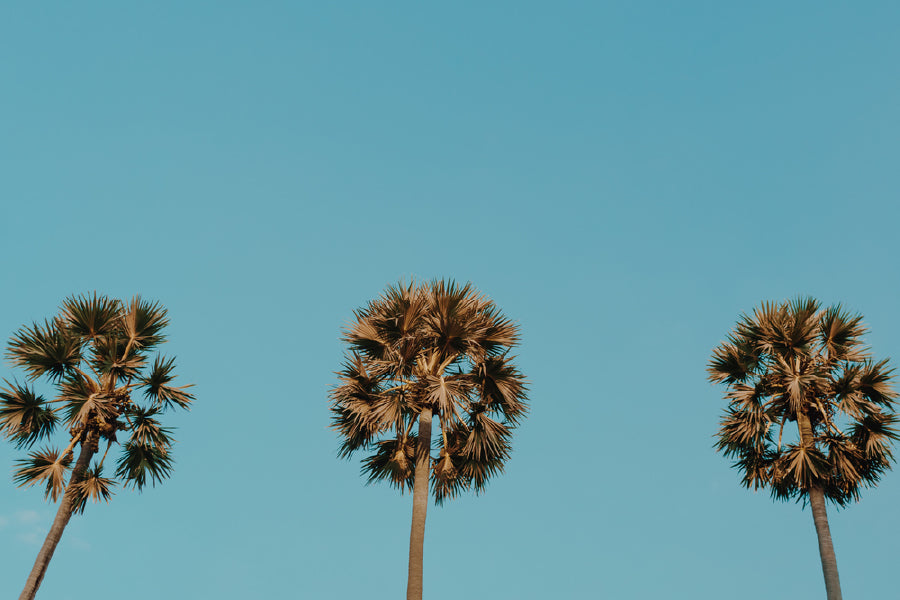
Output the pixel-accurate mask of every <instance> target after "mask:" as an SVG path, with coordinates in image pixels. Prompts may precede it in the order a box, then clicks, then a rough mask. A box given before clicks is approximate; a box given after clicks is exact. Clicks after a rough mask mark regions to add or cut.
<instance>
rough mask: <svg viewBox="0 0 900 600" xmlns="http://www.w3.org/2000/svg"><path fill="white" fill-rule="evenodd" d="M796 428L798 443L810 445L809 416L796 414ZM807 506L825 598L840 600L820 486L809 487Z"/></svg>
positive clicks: (838, 581) (831, 544) (839, 586)
mask: <svg viewBox="0 0 900 600" xmlns="http://www.w3.org/2000/svg"><path fill="white" fill-rule="evenodd" d="M797 426H798V427H799V429H800V443H801V444H802V445H804V446H806V445H811V444H812V443H813V441H812V440H813V432H812V425H811V424H810V422H809V416H808V415H806V414H803V413H801V414H798V415H797ZM809 506H810V508H811V509H812V515H813V523H814V524H815V526H816V536H817V537H818V539H819V558H820V560H821V561H822V575H824V577H825V595H826V598H827V600H842V596H841V580H840V577H838V568H837V557H836V556H835V555H834V544H833V543H832V541H831V529H830V528H829V527H828V513H827V512H825V491H824V490H823V489H822V486H821V485H818V484H813V485H811V486H810V488H809Z"/></svg>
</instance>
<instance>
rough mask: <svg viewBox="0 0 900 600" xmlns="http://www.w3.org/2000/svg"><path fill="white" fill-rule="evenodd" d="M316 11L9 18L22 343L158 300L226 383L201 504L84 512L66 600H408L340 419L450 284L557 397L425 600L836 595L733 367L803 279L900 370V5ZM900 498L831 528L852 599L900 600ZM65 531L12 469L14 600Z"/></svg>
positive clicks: (28, 8) (7, 96) (199, 411)
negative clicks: (106, 299) (756, 488)
mask: <svg viewBox="0 0 900 600" xmlns="http://www.w3.org/2000/svg"><path fill="white" fill-rule="evenodd" d="M313 4H314V3H288V2H270V3H265V4H264V5H262V4H260V3H255V4H251V3H239V2H193V3H187V4H186V3H174V2H158V3H154V4H153V5H152V6H150V5H145V6H133V5H129V6H124V5H122V4H121V3H115V2H92V3H87V4H84V3H82V4H79V5H78V6H73V5H66V4H62V3H59V4H52V3H51V4H47V3H43V4H35V3H24V2H22V3H20V2H13V3H6V4H4V6H3V7H2V8H0V57H2V58H0V81H2V82H3V88H2V89H3V92H2V94H0V194H2V196H0V202H2V212H0V251H2V256H3V257H4V269H3V275H4V281H5V283H4V293H3V295H2V301H0V335H2V336H3V337H4V338H7V337H8V336H9V335H10V334H11V333H12V332H13V331H15V330H16V329H17V328H18V327H19V326H21V325H22V324H24V323H30V322H31V321H33V320H40V319H43V318H44V317H46V316H50V315H51V314H53V313H54V312H55V310H56V307H57V306H58V305H59V303H60V301H61V300H62V299H63V298H65V297H66V296H68V295H70V294H73V293H81V292H86V291H92V290H98V291H100V292H102V293H106V294H110V295H114V296H120V297H128V296H130V295H132V294H135V293H140V294H142V295H144V296H146V297H149V298H152V299H155V300H159V301H160V302H162V303H163V304H164V305H165V306H166V307H168V309H169V311H170V317H171V321H172V325H171V327H170V330H169V339H170V341H169V343H168V344H167V347H165V351H166V352H167V353H168V354H173V355H175V356H177V364H178V365H179V371H178V372H179V374H180V379H181V380H182V381H183V382H184V383H194V384H196V395H197V401H196V404H195V406H194V409H193V410H192V411H191V412H190V413H189V414H184V415H175V416H174V419H173V422H174V423H175V425H176V426H177V427H178V433H177V436H176V437H177V439H178V440H179V444H178V445H177V447H176V449H175V452H176V460H177V465H176V470H175V472H174V475H173V477H172V479H171V480H169V481H167V482H165V484H164V485H161V486H157V487H156V488H151V489H149V490H146V491H145V492H144V493H142V494H138V493H136V492H132V491H126V490H120V491H119V492H118V493H117V495H116V496H115V497H114V499H113V502H112V503H111V504H109V505H108V506H107V505H97V506H89V507H88V510H87V511H86V513H85V515H84V516H81V517H77V518H75V519H73V521H72V523H71V524H70V526H69V528H68V529H67V530H66V533H65V535H64V537H63V540H62V542H61V545H60V547H59V549H58V550H57V554H56V556H55V557H54V559H53V562H52V563H51V565H50V570H49V572H48V574H47V577H46V579H45V582H44V584H43V587H42V590H41V596H40V597H45V598H57V599H60V600H67V599H73V600H77V599H81V598H84V597H85V596H84V592H83V591H79V589H78V587H77V585H78V582H83V583H84V584H89V582H92V581H97V582H98V583H97V584H94V583H90V586H91V594H92V597H94V598H96V599H97V600H102V599H105V598H120V597H121V596H122V594H124V593H126V592H127V594H128V595H129V597H130V598H132V599H133V600H143V599H150V598H157V597H160V596H162V597H172V598H203V597H218V598H221V599H223V600H232V599H244V598H256V597H270V598H350V597H356V596H361V597H366V598H371V599H373V600H375V599H381V598H384V599H388V598H396V597H401V596H402V594H403V590H404V589H405V584H406V561H407V555H406V553H407V550H408V536H409V517H410V511H411V497H410V496H409V495H405V496H401V495H399V494H398V493H397V492H395V491H393V490H391V489H388V488H387V487H385V486H368V487H367V486H365V485H364V479H363V478H362V477H360V475H359V466H358V463H357V462H355V461H341V460H338V459H337V458H336V450H337V447H338V440H337V438H336V436H335V434H334V433H333V432H332V431H330V430H329V428H328V418H329V415H328V401H327V394H328V390H329V388H330V386H332V385H333V384H334V383H335V376H334V374H333V372H334V371H335V370H336V369H337V368H339V365H340V361H341V354H342V347H341V343H340V341H339V335H340V331H341V328H342V326H343V325H345V324H346V323H347V322H348V321H349V319H350V318H351V317H352V311H353V309H354V308H356V307H359V306H361V305H363V304H365V303H366V302H367V301H368V300H369V299H371V298H372V297H374V296H376V295H378V294H379V293H380V292H381V291H382V290H383V289H384V287H385V286H386V285H388V284H390V283H393V282H396V281H397V280H399V279H400V278H410V277H413V276H415V277H418V278H422V279H428V278H432V277H447V278H455V279H457V280H461V281H472V282H473V283H474V284H475V285H476V286H477V287H478V288H479V289H480V290H481V291H483V292H484V293H486V294H487V295H489V296H490V297H491V298H493V299H494V300H495V301H496V302H497V303H498V304H499V305H500V306H501V307H502V308H503V310H504V312H505V314H506V315H507V316H509V317H511V318H512V319H514V320H516V321H517V322H518V323H519V324H520V326H521V328H522V333H523V343H522V345H521V348H520V349H519V352H518V357H519V358H518V360H519V365H520V368H521V369H522V370H523V371H524V372H525V374H526V375H527V377H528V379H529V381H530V389H531V391H530V398H531V407H532V410H531V414H530V416H529V418H528V419H527V421H526V422H525V423H524V424H523V426H522V427H521V428H519V430H518V431H517V433H516V437H515V440H514V453H513V456H512V459H511V460H510V462H509V464H508V467H507V471H506V473H505V474H504V475H503V476H501V477H499V478H497V479H495V480H494V481H493V482H492V484H491V485H490V487H489V488H488V490H487V492H486V493H485V494H484V495H482V496H480V497H474V496H473V497H464V498H461V499H459V500H456V501H454V502H452V503H450V504H449V505H447V506H444V507H442V508H437V509H435V508H434V507H432V508H431V510H430V511H429V515H428V524H427V531H426V541H425V593H426V597H427V598H429V599H430V600H441V599H449V598H456V597H459V595H460V594H465V595H466V596H467V597H472V598H488V597H490V598H496V599H510V600H519V599H531V598H534V599H538V598H540V599H543V598H548V597H555V598H616V599H619V598H621V599H628V598H651V597H662V598H669V597H672V598H681V597H684V598H693V599H698V600H703V599H719V598H722V597H729V598H734V599H742V598H748V599H749V598H759V597H772V598H787V597H791V598H793V599H795V600H804V599H813V598H821V597H822V596H823V595H824V585H823V583H822V575H821V569H820V566H819V562H818V555H817V547H816V539H815V532H814V529H813V524H812V518H811V516H810V514H809V511H808V510H801V508H800V506H798V505H793V504H774V503H773V502H771V501H770V500H769V498H768V496H767V495H766V494H765V493H757V494H753V493H751V492H748V491H746V490H744V489H742V488H741V487H740V486H739V483H738V477H737V474H736V473H735V472H734V471H733V470H731V469H730V468H729V465H728V462H727V461H726V460H725V459H724V458H722V457H721V456H718V455H716V453H715V452H714V451H713V448H712V444H713V438H712V436H713V434H714V432H715V430H716V426H717V421H718V418H719V413H720V410H721V408H722V406H723V401H722V399H721V395H722V390H720V389H715V388H713V387H712V386H710V385H709V384H708V383H707V382H706V373H705V365H706V362H707V360H708V357H709V354H710V352H711V350H712V348H713V347H715V346H716V345H717V344H718V343H719V342H720V341H721V340H722V338H723V337H724V335H725V334H726V333H727V331H728V330H729V329H730V328H731V327H732V325H733V324H734V321H735V320H736V319H737V317H738V316H739V314H740V313H741V312H743V311H748V310H751V309H752V308H753V307H754V306H755V305H757V304H758V303H759V302H760V301H763V300H781V299H785V298H788V297H791V296H795V295H797V294H810V295H814V296H816V297H818V298H819V299H821V300H822V301H823V302H825V303H828V304H830V303H834V302H842V303H844V305H845V306H847V307H848V308H851V309H853V310H856V311H859V312H861V313H863V314H864V316H865V319H866V323H867V324H868V325H869V327H870V328H871V334H870V335H869V337H868V341H869V342H870V344H871V345H872V347H873V350H874V352H875V354H876V355H877V356H892V357H900V341H898V340H900V317H898V311H897V306H898V301H900V283H898V279H897V276H896V273H897V271H896V257H897V256H900V243H898V235H897V227H898V220H900V210H898V208H897V203H896V192H897V189H898V187H900V170H898V169H897V157H898V147H897V146H898V142H897V140H898V139H900V110H898V107H900V79H898V77H897V66H896V65H897V63H898V58H900V39H898V37H897V35H896V31H897V26H898V19H900V5H897V4H896V3H891V2H868V3H864V4H855V5H853V6H850V5H848V4H844V3H836V2H825V3H822V2H815V3H814V2H795V3H790V4H789V5H785V4H784V3H774V2H764V3H757V4H755V5H753V6H748V5H737V4H735V3H720V2H681V3H662V2H645V3H617V4H613V3H598V2H559V3H554V4H553V6H552V7H551V6H549V5H546V4H545V3H534V2H515V3H513V2H505V3H492V4H491V5H490V6H485V5H484V3H466V2H463V3H453V4H452V5H451V4H445V5H442V6H435V5H430V6H423V5H421V4H418V3H411V2H398V3H393V4H390V5H388V6H385V5H379V6H375V5H373V4H372V3H352V2H348V3H341V4H338V3H321V4H318V5H313ZM895 364H896V362H895ZM14 376H16V373H15V372H14V371H13V370H12V369H11V368H10V366H9V365H8V364H7V363H5V362H4V363H3V364H2V365H0V377H6V378H11V377H14ZM57 444H59V441H57ZM19 456H20V455H19V453H17V452H16V451H15V450H14V448H13V447H12V446H11V445H9V444H3V445H0V466H2V470H3V471H4V472H6V473H9V472H11V470H12V465H13V461H14V460H15V459H16V458H18V457H19ZM898 501H900V484H898V477H897V474H896V473H892V474H889V475H888V476H887V477H886V478H885V480H884V481H883V483H882V484H881V485H880V487H879V488H878V489H877V490H871V491H869V492H867V493H865V494H864V496H863V499H862V501H861V502H859V503H858V504H854V505H852V506H850V507H849V508H847V509H845V510H841V511H835V510H832V511H831V513H830V517H831V526H832V533H833V536H834V539H835V544H836V546H835V548H836V552H837V557H838V566H839V569H840V572H841V578H842V584H843V587H844V593H845V595H846V596H847V597H848V598H866V597H886V596H890V595H891V594H893V593H894V592H895V590H896V583H897V582H896V577H895V574H894V570H893V566H894V562H895V557H896V556H897V555H898V552H900V541H898V539H900V538H898V537H897V535H896V532H897V531H898V528H900V516H898V514H897V511H896V510H895V509H896V506H897V503H898ZM53 511H54V507H51V506H49V505H47V504H45V503H44V502H43V501H42V498H41V494H40V492H39V491H38V490H36V489H30V490H21V489H17V488H15V486H14V484H13V482H12V479H11V477H8V476H7V477H5V483H2V482H0V564H2V565H3V567H2V577H0V596H2V597H12V596H13V594H17V593H18V592H19V591H20V590H21V586H22V584H23V583H24V579H25V577H26V575H27V572H28V570H29V569H30V566H31V564H32V563H33V560H34V556H35V555H36V553H37V550H38V544H39V540H40V539H41V538H42V535H43V532H44V531H45V530H46V528H47V526H49V523H50V521H51V519H52V515H53ZM85 572H88V573H91V577H88V578H85V577H84V575H83V573H85Z"/></svg>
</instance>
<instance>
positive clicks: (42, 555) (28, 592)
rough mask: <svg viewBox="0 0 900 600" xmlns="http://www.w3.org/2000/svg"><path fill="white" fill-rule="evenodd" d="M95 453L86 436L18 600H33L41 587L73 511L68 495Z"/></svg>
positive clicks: (93, 446) (69, 495)
mask: <svg viewBox="0 0 900 600" xmlns="http://www.w3.org/2000/svg"><path fill="white" fill-rule="evenodd" d="M96 451H97V449H96V440H95V439H93V436H92V435H90V434H88V436H87V439H86V440H84V441H82V442H81V453H80V454H79V455H78V461H76V463H75V467H74V468H73V469H72V476H71V477H70V478H69V484H68V485H67V486H66V491H65V492H64V493H63V498H62V502H60V504H59V510H57V511H56V518H54V519H53V525H52V526H51V527H50V532H49V533H48V534H47V538H46V539H45V540H44V545H43V546H41V551H40V552H38V555H37V559H36V560H35V561H34V567H32V569H31V574H30V575H28V581H27V582H26V583H25V589H24V590H22V594H21V595H20V596H19V600H34V596H35V595H36V594H37V591H38V588H39V587H41V581H43V579H44V574H45V573H46V572H47V566H48V565H49V564H50V559H51V558H53V552H54V551H55V550H56V545H57V544H59V540H60V538H61V537H62V534H63V530H64V529H65V528H66V525H67V524H68V523H69V519H70V518H71V517H72V510H73V509H74V502H73V499H72V494H71V493H70V491H71V490H72V486H73V485H74V484H76V483H78V482H79V481H81V480H82V478H83V477H84V472H85V470H86V469H87V468H88V465H90V463H91V458H92V457H93V456H94V453H95V452H96Z"/></svg>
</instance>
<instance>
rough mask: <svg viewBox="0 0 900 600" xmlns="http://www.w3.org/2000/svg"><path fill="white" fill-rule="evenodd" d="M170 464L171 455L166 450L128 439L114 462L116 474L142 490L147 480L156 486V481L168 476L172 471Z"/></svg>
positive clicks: (171, 463)
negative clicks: (122, 451)
mask: <svg viewBox="0 0 900 600" xmlns="http://www.w3.org/2000/svg"><path fill="white" fill-rule="evenodd" d="M172 466H173V461H172V457H171V455H170V454H169V452H168V451H166V450H163V449H161V448H159V447H156V446H151V445H148V444H139V443H136V442H132V441H129V442H127V443H126V444H125V448H124V453H123V454H122V456H121V458H119V461H118V463H116V476H117V477H121V478H122V479H124V480H125V481H126V483H129V484H131V486H132V487H133V488H136V489H138V490H142V489H144V486H145V485H147V483H148V482H149V483H151V484H152V485H153V486H156V484H157V482H159V481H162V480H163V479H166V478H168V477H169V475H170V474H171V473H172Z"/></svg>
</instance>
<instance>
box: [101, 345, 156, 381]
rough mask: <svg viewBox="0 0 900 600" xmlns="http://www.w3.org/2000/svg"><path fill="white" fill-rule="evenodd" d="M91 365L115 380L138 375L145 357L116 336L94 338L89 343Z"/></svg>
mask: <svg viewBox="0 0 900 600" xmlns="http://www.w3.org/2000/svg"><path fill="white" fill-rule="evenodd" d="M90 363H91V366H92V367H93V368H94V370H96V371H97V372H98V373H101V374H103V375H109V376H111V377H113V378H114V379H116V380H129V379H132V378H134V377H138V376H139V374H140V371H141V369H143V368H144V366H145V365H146V364H147V358H146V357H145V356H144V355H143V354H142V353H141V352H139V351H138V349H137V348H136V347H135V346H130V347H129V344H128V342H127V341H126V340H124V339H122V338H119V337H117V336H103V337H98V338H95V339H94V340H93V341H92V343H91V360H90Z"/></svg>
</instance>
